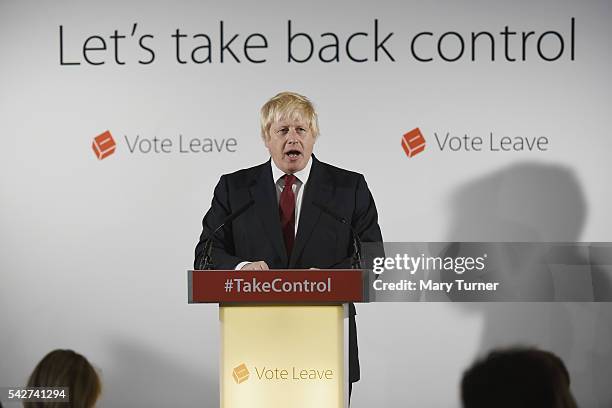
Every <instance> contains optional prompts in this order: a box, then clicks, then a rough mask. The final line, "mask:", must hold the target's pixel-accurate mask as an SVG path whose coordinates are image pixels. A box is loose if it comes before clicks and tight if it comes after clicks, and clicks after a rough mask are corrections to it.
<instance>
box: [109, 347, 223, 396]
mask: <svg viewBox="0 0 612 408" xmlns="http://www.w3.org/2000/svg"><path fill="white" fill-rule="evenodd" d="M197 358H198V357H197V356H194V359H197ZM207 371H210V370H204V369H202V370H201V371H193V370H192V369H190V368H187V367H186V366H183V365H181V364H180V363H179V362H177V361H176V360H175V359H173V357H172V354H171V353H168V350H165V349H163V348H161V349H158V350H155V349H152V348H150V347H149V345H148V344H141V343H135V342H129V341H123V340H122V341H118V342H115V343H114V344H113V345H112V347H111V363H110V367H109V369H108V371H106V370H104V371H103V372H102V398H101V404H100V405H101V406H104V407H216V406H219V391H218V381H217V379H216V378H209V377H207Z"/></svg>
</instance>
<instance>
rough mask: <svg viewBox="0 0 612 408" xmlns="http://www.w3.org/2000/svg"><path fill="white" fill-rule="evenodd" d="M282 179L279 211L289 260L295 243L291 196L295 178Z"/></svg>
mask: <svg viewBox="0 0 612 408" xmlns="http://www.w3.org/2000/svg"><path fill="white" fill-rule="evenodd" d="M284 178H285V187H284V188H283V192H282V193H281V195H280V202H279V209H280V221H281V228H282V230H283V238H284V239H285V248H286V249H287V258H290V257H291V250H292V249H293V241H295V194H293V188H292V187H293V183H295V179H296V178H295V176H294V175H293V174H285V176H284Z"/></svg>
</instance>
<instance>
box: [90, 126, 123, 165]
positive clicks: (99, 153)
mask: <svg viewBox="0 0 612 408" xmlns="http://www.w3.org/2000/svg"><path fill="white" fill-rule="evenodd" d="M91 148H92V149H93V151H94V153H95V155H96V157H97V158H98V160H103V159H106V158H107V157H108V156H110V155H111V154H113V153H115V149H116V148H117V143H116V142H115V139H113V135H111V133H110V132H109V131H108V130H107V131H106V132H104V133H102V134H100V135H98V136H96V137H94V140H93V142H92V144H91Z"/></svg>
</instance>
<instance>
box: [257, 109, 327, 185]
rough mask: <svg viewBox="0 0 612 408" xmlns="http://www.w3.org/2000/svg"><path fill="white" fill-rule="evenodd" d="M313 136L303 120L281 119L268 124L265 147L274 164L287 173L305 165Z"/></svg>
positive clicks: (311, 146) (309, 153)
mask: <svg viewBox="0 0 612 408" xmlns="http://www.w3.org/2000/svg"><path fill="white" fill-rule="evenodd" d="M314 144H315V138H314V136H313V135H312V131H311V130H310V127H309V126H308V122H306V121H305V120H295V119H281V120H280V121H278V122H273V123H272V125H271V126H270V131H269V134H268V138H267V139H266V147H267V148H268V151H269V152H270V156H271V157H272V160H274V164H276V167H278V168H279V169H280V170H282V171H284V172H285V173H287V174H293V173H295V172H298V171H300V170H302V169H303V168H304V167H306V164H307V163H308V160H309V159H310V155H311V154H312V148H313V146H314Z"/></svg>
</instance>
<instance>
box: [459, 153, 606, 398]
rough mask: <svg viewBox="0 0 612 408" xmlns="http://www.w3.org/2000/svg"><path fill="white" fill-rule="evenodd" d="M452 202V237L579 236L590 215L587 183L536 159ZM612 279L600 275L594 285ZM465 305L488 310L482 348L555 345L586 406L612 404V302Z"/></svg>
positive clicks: (463, 191) (469, 188)
mask: <svg viewBox="0 0 612 408" xmlns="http://www.w3.org/2000/svg"><path fill="white" fill-rule="evenodd" d="M449 205H450V207H451V209H450V214H451V217H450V229H449V232H448V235H447V241H449V242H461V241H476V242H574V241H579V240H580V236H581V232H582V229H583V227H584V223H585V219H586V215H587V204H586V202H585V198H584V195H583V192H582V188H581V186H580V183H579V181H578V179H577V177H576V175H575V174H574V173H573V171H572V170H571V169H569V168H567V167H565V166H561V165H551V164H539V163H531V162H526V163H521V164H516V165H512V166H510V167H507V168H504V169H501V170H498V171H496V172H494V173H492V174H490V175H488V176H485V177H482V178H480V179H476V180H474V181H471V182H469V183H467V184H466V185H463V186H461V187H459V188H458V189H457V190H456V191H455V192H454V193H453V194H452V196H451V200H450V203H449ZM580 256H582V255H578V254H575V255H574V257H580ZM587 256H588V254H587ZM513 266H516V267H517V268H520V265H513ZM609 284H610V283H609V282H603V281H602V282H598V281H597V280H596V274H595V275H594V276H593V287H594V289H596V287H597V285H609ZM461 307H463V308H464V309H465V310H466V311H468V312H472V313H480V314H482V316H483V319H484V325H483V326H484V327H483V337H482V340H481V344H480V347H479V350H480V353H481V354H482V353H486V352H488V351H490V350H491V349H493V348H498V347H504V346H511V345H516V344H522V345H534V346H537V347H539V348H541V349H545V350H550V351H552V352H554V353H556V354H557V355H559V356H560V357H561V358H562V359H563V360H564V361H565V363H566V364H567V365H568V368H569V371H570V376H571V379H572V392H573V393H574V395H575V396H576V399H577V401H578V404H579V406H581V407H609V406H611V405H612V389H610V383H609V379H610V378H612V303H518V302H517V303H462V304H461Z"/></svg>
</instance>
